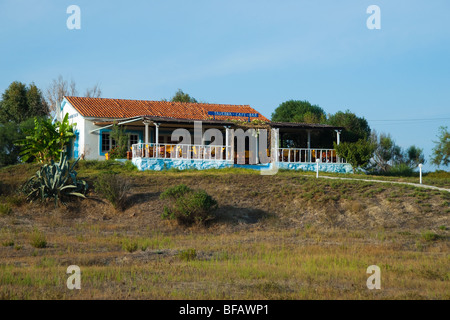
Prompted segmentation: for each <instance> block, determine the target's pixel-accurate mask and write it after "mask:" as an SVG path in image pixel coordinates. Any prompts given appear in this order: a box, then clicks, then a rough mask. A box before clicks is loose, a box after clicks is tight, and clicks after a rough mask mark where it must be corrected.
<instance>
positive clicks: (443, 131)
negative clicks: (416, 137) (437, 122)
mask: <svg viewBox="0 0 450 320" xmlns="http://www.w3.org/2000/svg"><path fill="white" fill-rule="evenodd" d="M438 138H439V141H433V142H434V143H435V144H436V145H435V147H434V148H433V155H432V156H431V163H432V164H434V165H436V166H438V167H440V166H441V165H442V166H448V165H449V163H450V133H449V132H448V130H447V127H439V135H438Z"/></svg>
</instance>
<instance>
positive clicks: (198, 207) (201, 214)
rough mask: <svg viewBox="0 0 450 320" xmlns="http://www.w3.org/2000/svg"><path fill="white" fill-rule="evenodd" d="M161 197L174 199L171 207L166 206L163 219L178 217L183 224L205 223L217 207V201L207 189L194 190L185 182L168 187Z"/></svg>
mask: <svg viewBox="0 0 450 320" xmlns="http://www.w3.org/2000/svg"><path fill="white" fill-rule="evenodd" d="M160 198H161V199H170V200H171V201H172V205H171V207H167V206H165V207H164V212H163V214H162V217H163V219H176V220H177V221H178V223H180V224H183V225H192V224H194V223H203V224H204V223H206V222H207V221H208V220H210V219H212V218H213V216H212V211H214V210H215V209H216V208H217V201H216V200H215V199H213V198H212V197H211V196H210V195H209V194H207V193H206V191H204V190H198V191H194V190H192V189H190V188H189V187H187V186H186V185H183V184H181V185H178V186H175V187H172V188H169V189H167V190H166V191H164V192H163V193H162V194H161V196H160Z"/></svg>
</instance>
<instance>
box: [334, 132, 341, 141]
mask: <svg viewBox="0 0 450 320" xmlns="http://www.w3.org/2000/svg"><path fill="white" fill-rule="evenodd" d="M335 131H336V134H337V135H336V144H337V145H339V144H340V143H341V130H335Z"/></svg>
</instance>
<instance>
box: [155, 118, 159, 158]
mask: <svg viewBox="0 0 450 320" xmlns="http://www.w3.org/2000/svg"><path fill="white" fill-rule="evenodd" d="M158 144H159V123H156V122H155V151H156V152H155V153H156V154H155V158H159V146H158Z"/></svg>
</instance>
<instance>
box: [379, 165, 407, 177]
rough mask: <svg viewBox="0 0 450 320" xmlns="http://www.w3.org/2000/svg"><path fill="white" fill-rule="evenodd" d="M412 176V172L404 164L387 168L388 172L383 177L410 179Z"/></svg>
mask: <svg viewBox="0 0 450 320" xmlns="http://www.w3.org/2000/svg"><path fill="white" fill-rule="evenodd" d="M413 174H414V170H413V169H412V168H411V167H410V166H408V165H407V164H405V163H400V164H396V165H394V166H392V167H390V168H389V171H388V172H387V173H385V175H389V176H397V177H411V176H412V175H413Z"/></svg>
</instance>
